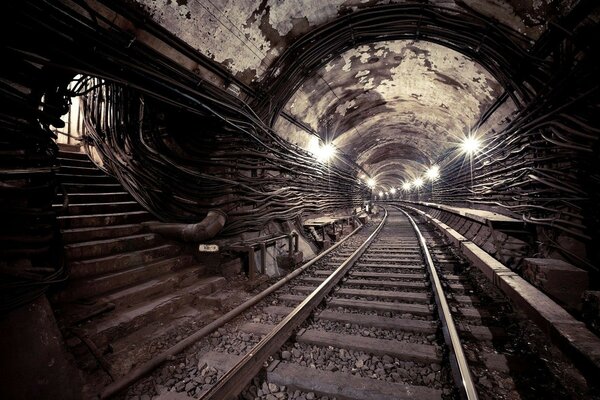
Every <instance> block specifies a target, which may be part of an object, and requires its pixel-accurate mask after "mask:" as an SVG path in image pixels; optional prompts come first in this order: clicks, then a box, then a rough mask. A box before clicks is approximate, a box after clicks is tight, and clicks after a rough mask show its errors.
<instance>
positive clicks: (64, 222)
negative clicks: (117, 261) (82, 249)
mask: <svg viewBox="0 0 600 400" xmlns="http://www.w3.org/2000/svg"><path fill="white" fill-rule="evenodd" d="M150 219H152V215H151V214H150V213H149V212H147V211H130V212H122V213H109V214H89V215H61V216H58V217H57V220H58V222H59V225H60V227H61V229H71V228H91V227H95V226H109V225H124V224H133V223H140V222H143V221H149V220H150Z"/></svg>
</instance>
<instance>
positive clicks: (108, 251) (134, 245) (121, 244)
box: [65, 233, 159, 261]
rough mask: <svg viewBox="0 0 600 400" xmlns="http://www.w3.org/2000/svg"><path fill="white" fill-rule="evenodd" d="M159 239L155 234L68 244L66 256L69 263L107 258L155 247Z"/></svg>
mask: <svg viewBox="0 0 600 400" xmlns="http://www.w3.org/2000/svg"><path fill="white" fill-rule="evenodd" d="M158 238H159V236H158V235H156V234H154V233H142V234H138V235H131V236H122V237H118V238H111V239H103V240H94V241H89V242H81V243H74V244H68V245H65V254H66V255H67V259H68V260H69V261H75V260H82V259H90V258H99V257H105V256H109V255H116V254H118V253H124V252H127V251H132V250H140V249H147V248H149V247H152V246H155V245H156V243H157V239H158Z"/></svg>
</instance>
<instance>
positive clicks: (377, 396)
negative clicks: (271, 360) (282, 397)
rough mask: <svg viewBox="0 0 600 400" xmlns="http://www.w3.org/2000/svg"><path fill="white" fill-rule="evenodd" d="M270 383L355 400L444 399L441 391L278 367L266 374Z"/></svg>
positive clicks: (324, 372)
mask: <svg viewBox="0 0 600 400" xmlns="http://www.w3.org/2000/svg"><path fill="white" fill-rule="evenodd" d="M267 379H268V380H269V382H272V383H275V384H277V385H280V386H287V387H289V388H290V389H293V390H302V391H304V392H314V393H317V394H318V395H320V396H328V397H336V398H340V399H346V400H349V399H356V400H359V399H360V400H409V399H430V400H435V399H441V398H442V393H441V391H440V390H436V389H432V388H428V387H425V386H411V385H406V384H402V383H392V382H386V384H385V385H383V384H382V382H381V381H378V380H375V379H369V378H361V377H359V376H355V375H350V374H345V373H340V372H329V371H322V370H317V369H314V368H307V367H301V366H298V365H294V364H288V363H279V364H277V366H276V367H275V368H273V369H272V370H270V371H269V372H267Z"/></svg>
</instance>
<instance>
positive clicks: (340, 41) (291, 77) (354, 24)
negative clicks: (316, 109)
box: [253, 3, 547, 125]
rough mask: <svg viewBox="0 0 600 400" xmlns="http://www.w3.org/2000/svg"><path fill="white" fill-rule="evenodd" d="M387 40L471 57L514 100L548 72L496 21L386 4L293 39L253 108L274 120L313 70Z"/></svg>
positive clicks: (453, 11) (437, 9) (264, 78)
mask: <svg viewBox="0 0 600 400" xmlns="http://www.w3.org/2000/svg"><path fill="white" fill-rule="evenodd" d="M386 40H421V41H427V42H432V43H435V44H438V45H441V46H444V47H447V48H449V49H452V50H454V51H457V52H459V53H461V54H463V55H464V56H466V57H469V58H471V59H473V60H476V61H477V62H478V63H480V64H481V65H482V66H483V67H484V68H485V69H486V70H487V71H488V72H489V73H490V74H491V75H492V76H494V78H495V79H496V80H497V81H498V82H500V83H501V85H502V86H503V87H504V88H505V90H506V91H507V93H508V94H509V95H510V96H511V97H512V98H513V101H515V103H517V104H519V103H520V100H526V99H527V98H529V97H530V96H531V95H532V92H531V90H532V88H535V87H536V86H537V85H539V84H540V83H542V82H543V80H544V78H543V76H545V75H546V74H547V65H546V64H545V63H544V61H543V60H541V59H538V58H536V57H534V56H532V55H531V54H530V53H528V52H527V51H526V50H525V49H526V48H527V46H528V42H527V38H526V37H524V36H523V35H521V34H519V33H518V32H516V31H514V30H512V29H511V28H509V27H507V26H504V25H502V24H499V23H498V22H496V21H491V20H490V19H488V18H486V17H484V16H482V15H478V14H476V13H474V12H471V11H464V10H460V9H455V8H448V7H443V6H437V5H432V4H423V3H418V4H414V3H413V4H389V5H381V6H375V7H371V8H367V9H363V10H358V11H355V12H353V13H351V14H348V15H345V16H342V17H339V18H337V19H335V20H333V21H330V22H328V23H327V24H324V25H323V26H321V27H319V28H316V29H314V30H312V31H310V32H308V33H307V34H306V35H304V36H303V37H301V38H299V39H298V40H296V41H295V42H294V43H292V44H291V45H290V46H289V47H288V48H287V49H285V51H284V52H283V53H282V54H281V55H280V56H279V57H278V58H277V60H276V61H275V62H274V63H273V64H271V65H270V67H269V68H268V70H267V71H266V73H265V74H264V75H263V76H262V77H261V78H260V79H261V82H260V85H259V90H258V92H259V93H261V94H262V96H259V98H258V99H257V101H255V102H254V104H253V108H254V109H255V110H256V111H257V113H258V115H259V116H261V117H262V118H263V120H265V121H269V123H270V124H271V125H274V123H275V121H276V119H277V117H278V116H279V113H280V112H281V111H282V109H283V107H284V105H285V103H287V101H288V100H289V98H290V97H291V95H292V94H293V93H295V92H296V91H297V90H298V88H299V87H300V86H301V85H302V84H303V82H304V81H306V80H307V79H309V78H310V77H311V76H312V75H313V74H314V73H315V71H317V70H318V69H319V68H322V67H323V66H324V65H326V64H327V63H328V62H330V61H331V60H332V59H334V58H335V57H337V56H339V55H340V54H342V53H344V52H345V51H347V50H350V49H352V48H355V47H357V46H359V45H361V44H370V43H376V42H380V41H386ZM515 66H518V67H515ZM533 67H535V68H533ZM283 70H285V71H286V74H285V76H283V75H281V71H283ZM525 70H531V71H533V70H535V72H536V73H538V74H540V77H534V79H533V80H531V81H530V82H528V84H525V82H524V81H523V80H524V79H525V74H524V72H525Z"/></svg>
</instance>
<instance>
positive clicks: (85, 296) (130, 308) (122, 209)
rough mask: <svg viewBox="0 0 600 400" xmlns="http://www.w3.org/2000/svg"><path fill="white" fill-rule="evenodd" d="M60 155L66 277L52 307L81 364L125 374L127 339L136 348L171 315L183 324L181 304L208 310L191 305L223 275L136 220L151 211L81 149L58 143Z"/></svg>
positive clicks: (188, 309)
mask: <svg viewBox="0 0 600 400" xmlns="http://www.w3.org/2000/svg"><path fill="white" fill-rule="evenodd" d="M59 162H60V164H61V167H60V170H59V173H58V174H57V176H58V179H59V180H60V181H61V183H62V184H63V186H64V188H65V189H66V192H67V194H68V207H67V208H66V209H63V208H62V205H63V195H59V196H57V198H56V201H55V204H54V207H55V208H56V210H57V212H59V216H58V221H59V224H60V227H61V232H62V235H63V239H64V243H65V245H64V249H65V255H66V258H67V265H68V267H69V269H70V278H69V281H68V283H67V284H66V286H65V287H64V288H63V289H62V290H61V291H59V292H58V293H55V294H54V295H53V297H52V301H53V304H54V309H55V313H56V315H57V318H58V320H59V324H60V325H61V328H62V329H63V332H64V335H65V338H67V344H68V345H69V346H70V347H71V348H72V351H73V353H74V354H75V355H76V358H77V359H78V361H79V362H80V366H81V367H82V368H84V369H88V370H93V369H94V368H96V367H97V366H99V365H102V364H110V366H109V368H110V369H111V370H112V371H111V372H112V373H113V375H120V374H124V373H126V372H127V370H128V368H130V367H131V366H132V365H133V364H135V362H136V359H135V357H132V355H131V354H130V352H128V350H127V349H128V348H130V347H131V346H130V343H129V342H131V341H135V342H136V346H135V347H136V349H137V350H138V353H139V352H140V351H139V350H140V349H143V347H144V342H145V341H147V342H151V341H156V339H157V335H159V333H160V334H165V333H166V332H168V331H169V327H170V326H171V323H172V322H173V320H174V319H176V318H177V319H178V321H177V323H180V322H181V321H180V320H181V315H180V314H181V312H182V311H185V315H187V316H188V317H191V318H194V316H195V315H196V314H202V313H203V312H205V311H206V310H202V309H201V308H193V306H194V305H195V304H197V303H199V302H201V301H202V298H203V297H204V296H208V295H211V294H212V293H213V292H215V291H217V290H218V289H220V288H222V287H223V286H224V284H225V280H224V278H223V277H220V276H209V275H207V274H206V269H205V267H204V266H202V265H200V264H198V262H197V261H196V260H195V258H194V256H193V255H192V254H191V253H190V252H188V251H187V250H186V249H185V248H184V247H183V246H182V245H181V244H179V243H175V242H171V241H167V240H165V239H164V238H162V237H161V236H159V235H156V234H153V233H147V232H145V231H144V227H143V225H142V224H141V222H144V221H149V220H151V219H152V218H153V217H152V215H151V214H150V213H148V212H147V211H145V210H144V209H142V207H141V206H140V205H139V204H138V203H137V202H135V201H134V200H133V198H132V197H131V196H130V195H129V193H127V192H126V191H125V190H124V189H123V187H122V186H121V185H120V184H119V183H118V182H117V181H116V179H114V178H113V177H111V176H108V175H106V174H104V173H103V172H102V171H101V170H100V169H98V168H97V167H96V166H95V165H94V164H93V163H92V162H91V161H90V159H89V158H88V156H87V155H86V154H83V153H79V152H74V151H65V150H61V151H60V152H59ZM203 316H205V315H204V314H203ZM153 324H155V325H157V326H160V327H161V329H156V327H154V328H153V327H152V325H153ZM172 325H173V326H175V325H177V324H172ZM138 332H143V334H136V333H138ZM90 341H91V342H90ZM121 342H122V343H121ZM94 347H95V349H94ZM114 349H122V351H121V354H115V351H114ZM91 350H92V351H91ZM94 352H95V353H96V354H94ZM98 353H101V354H98ZM142 353H144V355H145V356H148V355H149V353H150V352H144V351H142ZM102 354H104V355H105V356H103V355H102ZM106 354H109V355H108V356H106ZM99 357H105V358H106V359H103V360H98V358H99ZM123 360H126V362H125V361H123ZM138 361H139V360H138ZM123 362H125V364H123ZM104 366H105V367H106V365H104Z"/></svg>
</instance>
